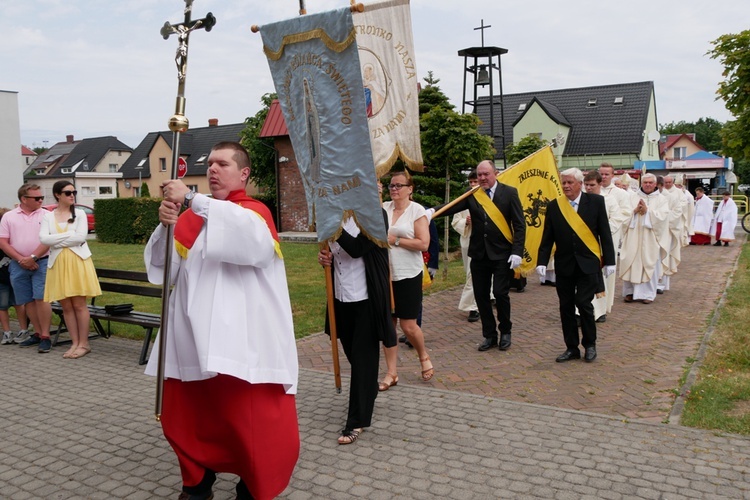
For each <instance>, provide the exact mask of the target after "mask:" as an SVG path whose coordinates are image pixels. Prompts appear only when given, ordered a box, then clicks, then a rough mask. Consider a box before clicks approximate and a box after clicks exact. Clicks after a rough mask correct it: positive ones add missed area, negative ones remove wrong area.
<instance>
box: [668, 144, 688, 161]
mask: <svg viewBox="0 0 750 500" xmlns="http://www.w3.org/2000/svg"><path fill="white" fill-rule="evenodd" d="M686 156H687V148H686V147H680V148H674V149H673V150H672V158H674V159H675V160H684V159H685V157H686Z"/></svg>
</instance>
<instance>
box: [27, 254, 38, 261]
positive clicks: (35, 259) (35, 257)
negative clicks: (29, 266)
mask: <svg viewBox="0 0 750 500" xmlns="http://www.w3.org/2000/svg"><path fill="white" fill-rule="evenodd" d="M29 257H31V258H32V259H34V262H36V261H38V260H39V257H37V256H36V255H34V254H33V253H32V254H31V255H29Z"/></svg>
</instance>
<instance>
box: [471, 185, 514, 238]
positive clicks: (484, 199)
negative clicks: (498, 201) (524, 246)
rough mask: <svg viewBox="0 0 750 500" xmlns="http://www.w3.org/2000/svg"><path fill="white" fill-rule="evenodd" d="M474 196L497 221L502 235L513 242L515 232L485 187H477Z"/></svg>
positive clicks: (493, 219)
mask: <svg viewBox="0 0 750 500" xmlns="http://www.w3.org/2000/svg"><path fill="white" fill-rule="evenodd" d="M474 198H476V199H477V201H478V202H479V204H480V205H481V206H482V208H483V209H484V211H485V212H486V213H487V215H489V217H490V220H491V221H492V222H494V223H495V225H496V226H497V228H498V229H499V230H500V232H501V233H502V235H503V236H505V239H506V240H508V243H513V233H512V231H511V230H510V226H509V225H508V221H506V220H505V217H504V216H503V213H502V212H501V211H500V209H499V208H497V205H495V204H494V203H492V200H491V199H490V197H489V196H487V192H486V191H485V190H484V189H477V190H476V191H474Z"/></svg>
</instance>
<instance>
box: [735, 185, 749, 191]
mask: <svg viewBox="0 0 750 500" xmlns="http://www.w3.org/2000/svg"><path fill="white" fill-rule="evenodd" d="M748 189H750V184H740V185H739V186H737V190H738V191H742V192H743V193H744V192H746V191H747V190H748Z"/></svg>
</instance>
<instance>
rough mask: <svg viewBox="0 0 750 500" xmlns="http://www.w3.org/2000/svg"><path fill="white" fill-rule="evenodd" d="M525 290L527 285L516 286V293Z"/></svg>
mask: <svg viewBox="0 0 750 500" xmlns="http://www.w3.org/2000/svg"><path fill="white" fill-rule="evenodd" d="M525 291H526V287H525V286H522V287H520V288H516V293H523V292H525Z"/></svg>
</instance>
